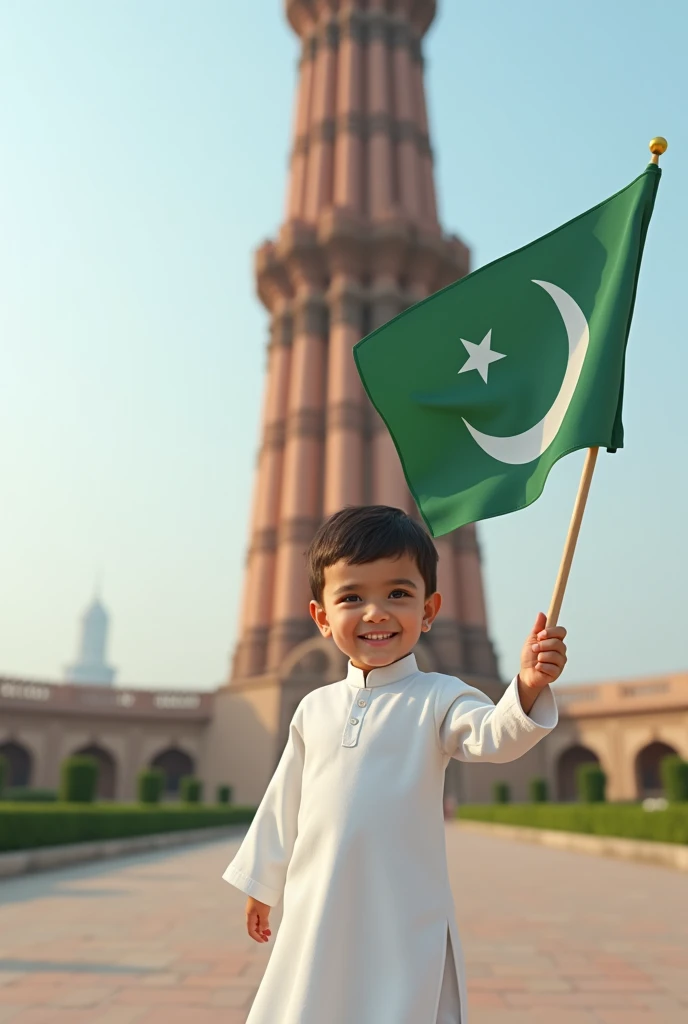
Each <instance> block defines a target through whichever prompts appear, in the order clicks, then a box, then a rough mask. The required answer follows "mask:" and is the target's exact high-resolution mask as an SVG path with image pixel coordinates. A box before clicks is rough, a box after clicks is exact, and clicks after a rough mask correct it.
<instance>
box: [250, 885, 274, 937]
mask: <svg viewBox="0 0 688 1024" xmlns="http://www.w3.org/2000/svg"><path fill="white" fill-rule="evenodd" d="M270 910H271V907H270V905H269V904H268V903H261V902H260V900H255V899H254V898H253V896H249V897H248V899H247V900H246V930H247V932H248V933H249V935H250V936H251V938H252V939H255V941H256V942H267V941H268V939H269V937H270V935H272V932H271V931H270Z"/></svg>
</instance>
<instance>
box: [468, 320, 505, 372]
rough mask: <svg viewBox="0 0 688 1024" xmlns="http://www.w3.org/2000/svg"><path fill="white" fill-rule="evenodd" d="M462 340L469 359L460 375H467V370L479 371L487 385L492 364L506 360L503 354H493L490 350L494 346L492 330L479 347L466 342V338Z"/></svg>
mask: <svg viewBox="0 0 688 1024" xmlns="http://www.w3.org/2000/svg"><path fill="white" fill-rule="evenodd" d="M460 340H461V342H462V344H463V346H464V347H465V349H466V351H467V352H468V359H467V360H466V362H465V363H464V364H463V366H462V367H461V369H460V370H459V373H466V371H467V370H477V371H478V373H479V374H480V376H481V377H482V379H483V380H484V381H485V383H486V384H487V371H488V369H489V366H490V363H496V362H497V360H498V359H505V358H506V356H505V354H504V353H503V352H493V351H492V349H491V348H490V345H491V344H492V328H490V330H489V331H488V332H487V334H486V335H485V337H484V338H483V340H482V341H481V342H480V344H479V345H475V344H474V343H473V342H472V341H465V339H464V338H461V339H460Z"/></svg>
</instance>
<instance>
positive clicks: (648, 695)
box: [0, 672, 688, 804]
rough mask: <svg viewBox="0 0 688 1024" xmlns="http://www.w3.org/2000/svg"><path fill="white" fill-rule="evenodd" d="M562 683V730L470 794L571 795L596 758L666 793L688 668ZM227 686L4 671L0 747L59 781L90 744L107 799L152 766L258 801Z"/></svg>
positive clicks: (627, 784)
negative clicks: (218, 718) (52, 679)
mask: <svg viewBox="0 0 688 1024" xmlns="http://www.w3.org/2000/svg"><path fill="white" fill-rule="evenodd" d="M555 693H556V698H557V703H558V705H559V709H560V716H561V717H560V723H559V725H558V726H557V728H556V729H555V730H554V732H553V733H552V734H551V735H550V736H548V737H546V738H545V739H544V740H543V741H542V742H541V743H539V744H538V745H537V747H536V748H535V749H534V750H532V751H531V752H530V753H529V754H528V755H526V757H524V758H521V759H520V760H519V761H514V762H512V763H511V764H506V765H490V764H480V765H473V766H471V768H472V770H471V771H470V772H468V773H464V774H461V773H460V774H459V777H458V781H459V783H460V789H459V794H458V795H459V798H460V799H461V800H462V801H464V802H471V801H478V802H490V801H491V800H492V786H493V784H494V783H495V782H497V781H500V782H501V781H504V782H507V783H509V785H510V786H511V790H512V797H513V799H514V800H527V799H528V783H529V781H530V780H531V779H532V778H535V777H536V776H541V777H544V778H546V779H547V780H548V783H549V790H550V795H551V797H552V799H556V800H572V799H574V798H575V795H576V794H575V772H576V767H577V766H578V765H579V764H582V763H585V762H586V761H598V762H599V763H600V765H601V766H602V768H603V769H604V771H605V773H606V774H607V780H608V782H607V794H608V797H609V799H610V800H638V799H642V798H643V797H646V796H657V795H660V794H661V779H660V777H659V764H660V762H661V759H662V757H665V756H666V755H667V754H678V755H679V756H681V757H683V758H686V759H688V673H686V672H684V673H677V674H675V675H663V676H653V677H647V678H643V679H629V680H621V681H618V682H608V683H589V684H586V685H578V686H556V687H555ZM222 694H223V691H222V690H220V691H217V692H206V693H201V692H198V691H185V692H180V691H163V690H139V689H129V690H127V689H124V688H119V687H117V688H113V689H108V690H104V689H103V688H102V687H99V686H70V685H66V684H59V683H58V684H51V683H43V682H32V681H30V680H23V679H9V678H0V756H3V757H5V759H6V760H7V762H8V766H9V779H8V785H10V786H31V787H34V788H35V787H47V788H51V789H56V788H57V787H58V785H59V771H60V764H61V762H62V760H63V759H64V758H65V757H69V756H71V755H72V754H77V753H85V752H88V753H90V754H91V755H92V756H94V757H96V759H97V760H98V762H99V766H100V786H99V796H100V798H101V799H114V800H133V799H135V797H136V776H137V774H138V772H139V771H140V770H141V769H142V768H147V767H149V766H153V767H159V768H162V769H163V771H164V772H165V774H166V777H167V786H166V797H167V799H176V798H177V796H178V793H179V778H180V777H181V776H183V775H196V776H198V777H200V778H201V779H202V780H203V782H204V793H205V798H206V799H207V800H208V801H210V802H212V801H214V799H215V786H216V785H217V784H219V783H226V784H229V785H232V786H233V787H234V797H235V801H237V802H240V803H248V804H255V803H256V802H257V801H258V800H259V799H260V797H261V795H262V794H261V792H260V791H259V789H258V787H257V786H255V784H254V783H253V782H252V781H251V779H250V778H247V777H246V776H237V775H235V774H233V772H232V771H231V770H229V769H228V771H227V772H226V773H225V774H224V775H223V776H221V777H220V776H218V775H217V766H216V763H215V752H214V749H213V737H214V718H215V713H216V710H217V706H218V702H219V701H221V700H222V699H223V697H222ZM242 750H245V742H244V741H243V740H242V737H241V736H240V734H239V733H238V731H236V730H234V731H233V732H232V734H230V735H229V736H227V737H226V757H225V758H224V759H223V761H224V763H225V764H226V765H227V764H232V763H236V761H237V754H238V751H242ZM400 756H403V752H400ZM461 767H466V766H465V765H462V766H461ZM242 779H243V781H242Z"/></svg>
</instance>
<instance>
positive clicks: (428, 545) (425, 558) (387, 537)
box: [306, 505, 438, 604]
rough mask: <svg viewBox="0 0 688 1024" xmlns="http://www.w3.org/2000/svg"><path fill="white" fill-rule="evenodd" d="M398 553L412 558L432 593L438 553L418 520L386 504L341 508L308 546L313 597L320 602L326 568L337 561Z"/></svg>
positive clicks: (427, 591) (358, 560)
mask: <svg viewBox="0 0 688 1024" xmlns="http://www.w3.org/2000/svg"><path fill="white" fill-rule="evenodd" d="M401 555H410V556H411V557H412V558H415V560H416V565H417V566H418V569H419V571H420V574H421V576H422V577H423V580H424V581H425V596H426V597H429V596H430V594H434V593H435V591H436V590H437V560H438V555H437V551H436V549H435V545H434V544H433V542H432V540H431V538H430V536H429V535H428V534H427V533H426V531H425V530H424V529H423V527H422V526H421V525H420V523H417V522H416V521H415V520H414V519H411V517H410V516H407V515H406V513H405V512H402V510H401V509H400V508H391V507H390V506H389V505H356V506H349V507H347V508H343V509H341V510H340V511H339V512H335V514H334V515H333V516H330V518H329V519H326V520H325V522H324V523H323V524H322V526H321V527H320V529H319V530H318V532H317V533H316V535H315V537H314V538H313V540H312V541H311V544H310V547H309V548H308V552H307V554H306V558H307V561H308V581H309V583H310V586H311V591H312V594H313V597H314V599H315V600H316V601H317V602H318V603H319V604H321V603H322V595H323V587H324V585H325V569H327V567H328V566H330V565H334V564H335V563H336V562H339V561H344V562H348V563H349V564H350V565H364V564H365V563H366V562H376V561H377V559H378V558H399V557H401Z"/></svg>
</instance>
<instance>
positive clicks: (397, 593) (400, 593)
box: [389, 590, 410, 598]
mask: <svg viewBox="0 0 688 1024" xmlns="http://www.w3.org/2000/svg"><path fill="white" fill-rule="evenodd" d="M389 596H390V597H395V598H396V597H409V596H410V595H409V592H408V590H393V591H392V593H391V594H390V595H389Z"/></svg>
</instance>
